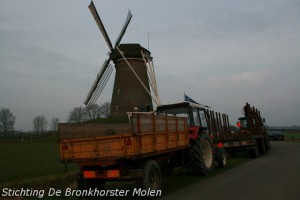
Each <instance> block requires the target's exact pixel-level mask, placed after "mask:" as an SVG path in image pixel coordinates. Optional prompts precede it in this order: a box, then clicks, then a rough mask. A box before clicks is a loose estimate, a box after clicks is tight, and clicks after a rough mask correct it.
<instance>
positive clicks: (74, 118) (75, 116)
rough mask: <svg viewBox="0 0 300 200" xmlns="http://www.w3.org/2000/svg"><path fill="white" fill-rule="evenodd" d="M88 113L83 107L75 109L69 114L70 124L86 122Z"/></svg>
mask: <svg viewBox="0 0 300 200" xmlns="http://www.w3.org/2000/svg"><path fill="white" fill-rule="evenodd" d="M86 118H87V117H86V111H85V109H84V108H82V107H75V108H73V110H72V111H71V112H70V114H69V120H68V121H69V122H71V123H80V122H83V121H85V120H86Z"/></svg>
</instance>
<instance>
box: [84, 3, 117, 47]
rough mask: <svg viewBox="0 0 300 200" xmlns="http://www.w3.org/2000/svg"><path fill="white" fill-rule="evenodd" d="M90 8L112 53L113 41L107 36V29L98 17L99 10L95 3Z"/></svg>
mask: <svg viewBox="0 0 300 200" xmlns="http://www.w3.org/2000/svg"><path fill="white" fill-rule="evenodd" d="M88 7H89V9H90V11H91V13H92V15H93V17H94V19H95V21H96V23H97V25H98V27H99V29H100V31H101V33H102V35H103V37H104V39H105V41H106V43H107V45H108V47H109V49H110V51H112V50H113V46H112V44H111V41H110V39H109V37H108V34H107V32H106V30H105V28H104V25H103V23H102V21H101V19H100V17H99V15H98V12H97V10H96V8H95V5H94V3H93V1H91V3H90V5H89V6H88Z"/></svg>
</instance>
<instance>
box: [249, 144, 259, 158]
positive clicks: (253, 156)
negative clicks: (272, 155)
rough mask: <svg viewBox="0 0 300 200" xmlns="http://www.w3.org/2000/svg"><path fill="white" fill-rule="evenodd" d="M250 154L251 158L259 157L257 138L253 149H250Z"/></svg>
mask: <svg viewBox="0 0 300 200" xmlns="http://www.w3.org/2000/svg"><path fill="white" fill-rule="evenodd" d="M249 156H250V157H251V158H257V157H258V145H257V140H255V144H254V146H253V147H252V149H251V150H250V151H249Z"/></svg>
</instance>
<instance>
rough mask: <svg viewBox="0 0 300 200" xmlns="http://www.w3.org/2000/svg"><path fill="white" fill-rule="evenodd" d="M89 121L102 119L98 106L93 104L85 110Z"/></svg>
mask: <svg viewBox="0 0 300 200" xmlns="http://www.w3.org/2000/svg"><path fill="white" fill-rule="evenodd" d="M85 111H86V117H87V119H97V118H100V117H101V107H100V106H99V105H98V104H91V105H89V106H87V107H86V108H85Z"/></svg>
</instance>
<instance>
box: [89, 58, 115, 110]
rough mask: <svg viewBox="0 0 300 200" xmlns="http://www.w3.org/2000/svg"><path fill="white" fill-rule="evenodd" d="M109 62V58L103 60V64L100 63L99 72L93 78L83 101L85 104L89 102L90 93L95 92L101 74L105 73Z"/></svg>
mask: <svg viewBox="0 0 300 200" xmlns="http://www.w3.org/2000/svg"><path fill="white" fill-rule="evenodd" d="M109 62H110V59H108V60H105V61H104V63H103V65H102V67H101V69H100V71H99V73H98V74H97V77H96V79H95V81H94V83H93V85H92V87H91V89H90V91H89V93H88V95H87V97H86V99H85V101H84V104H85V105H87V104H88V103H89V102H90V100H91V97H92V95H93V94H94V93H95V91H96V89H97V86H98V84H99V83H100V82H101V79H102V77H103V75H104V74H105V72H106V70H107V68H108V66H109Z"/></svg>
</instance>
